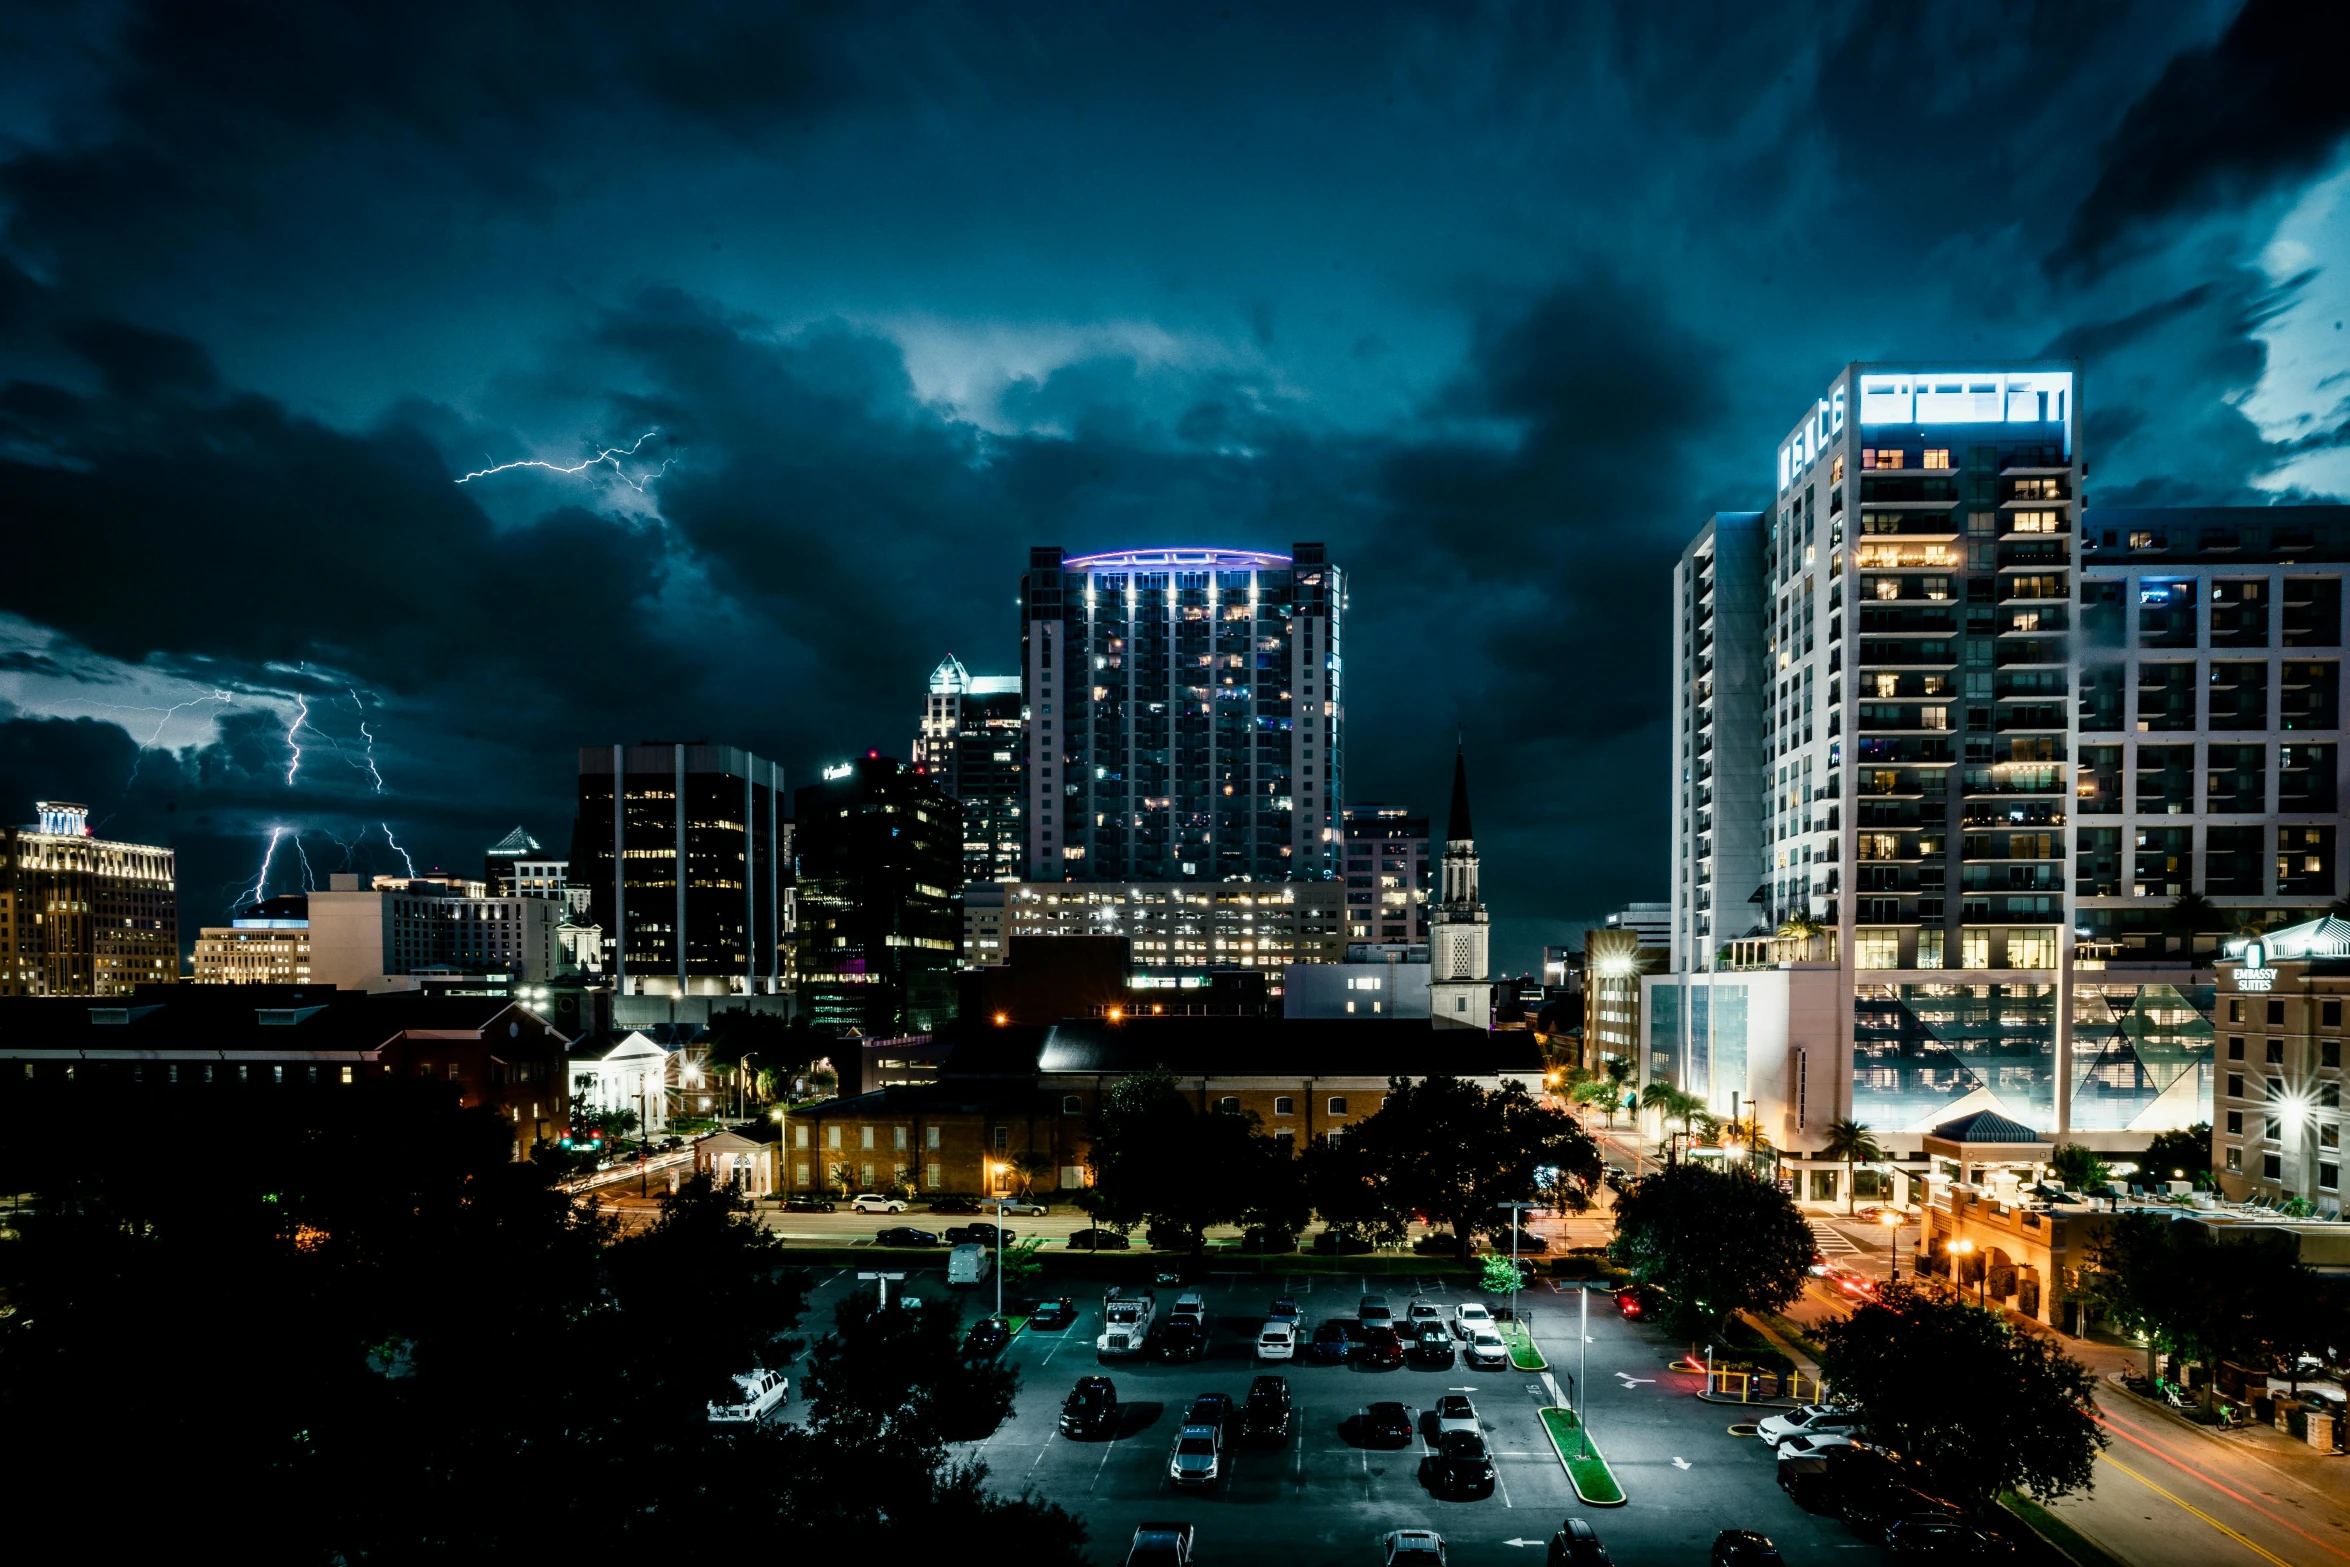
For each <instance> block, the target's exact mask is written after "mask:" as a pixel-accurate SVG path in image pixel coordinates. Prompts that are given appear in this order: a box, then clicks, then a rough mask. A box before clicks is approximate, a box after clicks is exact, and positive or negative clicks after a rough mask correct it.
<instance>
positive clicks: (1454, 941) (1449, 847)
mask: <svg viewBox="0 0 2350 1567" xmlns="http://www.w3.org/2000/svg"><path fill="white" fill-rule="evenodd" d="M1442 892H1443V897H1442V899H1441V900H1440V901H1439V902H1438V903H1437V905H1436V907H1435V909H1434V910H1433V911H1432V912H1431V915H1430V918H1429V922H1428V1015H1429V1018H1430V1019H1431V1021H1433V1022H1434V1024H1435V1025H1436V1026H1437V1027H1438V1028H1482V1029H1488V1030H1490V1029H1491V1028H1492V1027H1493V985H1492V982H1491V980H1490V979H1489V978H1488V975H1489V974H1490V973H1491V969H1490V962H1491V959H1490V957H1489V955H1488V951H1487V948H1488V943H1489V940H1490V937H1491V933H1492V932H1491V926H1490V924H1489V922H1488V920H1487V917H1486V913H1485V904H1484V901H1483V899H1481V898H1480V897H1479V896H1478V892H1477V833H1476V829H1475V827H1474V826H1473V825H1472V824H1471V822H1470V820H1469V759H1468V754H1467V752H1466V751H1465V750H1455V751H1454V752H1453V757H1452V809H1451V811H1450V812H1448V813H1447V815H1446V817H1445V827H1444V886H1443V888H1442Z"/></svg>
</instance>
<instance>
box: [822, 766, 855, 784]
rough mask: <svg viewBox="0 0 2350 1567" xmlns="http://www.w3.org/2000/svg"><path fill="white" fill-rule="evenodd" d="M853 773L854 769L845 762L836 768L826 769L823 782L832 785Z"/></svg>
mask: <svg viewBox="0 0 2350 1567" xmlns="http://www.w3.org/2000/svg"><path fill="white" fill-rule="evenodd" d="M855 771H856V769H855V768H854V767H852V766H851V765H849V764H848V763H847V762H843V763H841V764H840V765H839V766H838V767H827V768H826V769H824V781H825V782H826V783H832V782H834V781H836V780H838V779H842V778H846V777H848V775H849V774H851V773H853V772H855Z"/></svg>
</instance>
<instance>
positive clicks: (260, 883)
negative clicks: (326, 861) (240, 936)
mask: <svg viewBox="0 0 2350 1567" xmlns="http://www.w3.org/2000/svg"><path fill="white" fill-rule="evenodd" d="M285 834H286V830H285V829H284V828H283V827H272V828H270V829H269V847H268V848H266V849H263V850H262V851H261V869H260V871H259V872H258V873H257V874H256V875H255V876H254V877H253V893H252V896H251V897H240V898H239V899H238V900H237V901H238V902H239V904H240V905H247V906H249V905H252V904H256V903H259V902H260V901H261V900H262V899H263V898H264V897H266V896H267V895H268V891H269V867H270V865H271V863H272V862H273V861H275V860H276V859H277V841H278V840H279V839H280V838H282V837H284V836H285ZM296 841H297V842H299V840H296Z"/></svg>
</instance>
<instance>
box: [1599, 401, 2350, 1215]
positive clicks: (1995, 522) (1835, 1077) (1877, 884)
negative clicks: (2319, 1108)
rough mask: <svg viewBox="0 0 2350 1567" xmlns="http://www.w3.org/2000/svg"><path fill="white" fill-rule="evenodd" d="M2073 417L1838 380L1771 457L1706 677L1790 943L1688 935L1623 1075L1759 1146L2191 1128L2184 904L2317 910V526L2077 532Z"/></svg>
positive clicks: (2272, 516)
mask: <svg viewBox="0 0 2350 1567" xmlns="http://www.w3.org/2000/svg"><path fill="white" fill-rule="evenodd" d="M2078 388H2079V372H2078V368H2077V367H2076V366H2073V365H2069V364H2044V363H2033V364H2024V365H2012V366H1991V367H1985V368H1976V367H1970V366H1963V365H1962V366H1958V367H1954V368H1943V367H1937V366H1878V365H1853V366H1850V367H1848V368H1847V369H1846V370H1845V371H1844V372H1843V373H1842V374H1841V375H1839V376H1838V377H1837V379H1836V381H1835V382H1834V384H1833V385H1832V386H1831V387H1830V388H1829V389H1828V391H1827V393H1826V395H1824V396H1822V397H1820V398H1818V399H1817V400H1816V401H1815V403H1814V404H1813V406H1812V407H1811V408H1810V409H1809V410H1808V411H1807V412H1806V414H1805V416H1804V419H1803V420H1802V422H1801V423H1800V424H1799V425H1798V426H1797V428H1796V429H1795V430H1794V431H1793V432H1792V433H1791V434H1790V435H1789V436H1788V438H1787V439H1786V440H1785V442H1783V443H1782V445H1781V448H1780V451H1779V461H1778V471H1777V475H1776V477H1777V489H1776V499H1775V502H1774V506H1773V509H1772V511H1771V512H1770V514H1769V520H1768V533H1767V535H1766V539H1765V546H1764V555H1763V566H1764V570H1763V582H1764V589H1763V591H1764V595H1765V597H1764V600H1763V606H1762V621H1763V624H1762V627H1761V629H1760V633H1759V635H1757V636H1756V637H1755V638H1754V639H1753V640H1752V641H1751V643H1749V644H1748V645H1747V646H1746V647H1745V648H1743V649H1735V648H1732V647H1731V646H1729V645H1727V643H1726V642H1725V640H1724V638H1723V637H1722V636H1720V635H1717V638H1716V646H1715V650H1714V651H1715V654H1716V665H1717V669H1718V668H1720V667H1722V666H1724V665H1726V664H1728V663H1729V662H1731V661H1732V660H1733V659H1743V660H1748V661H1751V662H1752V663H1753V664H1755V665H1756V666H1758V667H1759V669H1760V670H1761V672H1762V673H1763V675H1764V676H1765V677H1766V678H1767V679H1768V681H1769V688H1768V691H1767V693H1766V700H1765V712H1764V713H1763V715H1762V719H1761V726H1760V727H1761V734H1762V736H1763V739H1764V742H1765V747H1764V749H1765V754H1764V755H1763V757H1762V758H1761V759H1760V767H1761V770H1762V773H1763V776H1762V778H1761V779H1760V780H1759V781H1760V783H1761V784H1762V793H1763V800H1764V805H1763V813H1762V820H1763V827H1764V831H1763V834H1762V842H1761V848H1760V863H1759V864H1757V865H1755V866H1754V867H1753V870H1752V877H1753V880H1754V882H1755V883H1756V884H1758V885H1760V886H1762V887H1763V888H1764V889H1765V892H1764V902H1763V904H1762V905H1761V909H1762V912H1763V916H1764V922H1765V923H1766V924H1767V925H1769V926H1773V927H1776V926H1778V925H1779V924H1780V922H1781V921H1783V920H1789V919H1794V920H1798V921H1804V920H1808V921H1811V922H1816V926H1817V933H1816V934H1804V933H1802V932H1801V930H1799V931H1798V932H1796V933H1794V934H1791V935H1790V936H1789V937H1787V938H1771V937H1760V936H1758V937H1751V938H1744V937H1740V936H1739V935H1737V934H1735V933H1731V932H1728V931H1725V930H1724V929H1723V928H1722V927H1721V926H1719V925H1717V927H1716V929H1715V931H1714V933H1713V934H1714V935H1715V937H1716V941H1715V943H1714V949H1715V950H1714V961H1713V962H1712V964H1711V968H1712V970H1713V971H1712V972H1710V973H1709V972H1703V971H1700V972H1697V973H1691V972H1689V971H1688V970H1687V969H1686V968H1685V967H1684V968H1683V969H1682V971H1681V972H1678V973H1675V974H1671V975H1662V976H1649V977H1646V978H1644V979H1643V980H1642V981H1641V984H1642V989H1643V1001H1644V1009H1645V1013H1646V1015H1645V1017H1644V1018H1642V1019H1641V1020H1640V1027H1641V1030H1642V1034H1643V1037H1644V1038H1645V1039H1646V1041H1647V1045H1648V1049H1647V1051H1646V1053H1645V1056H1644V1059H1643V1060H1642V1062H1641V1063H1640V1064H1641V1067H1642V1072H1643V1075H1644V1076H1646V1077H1651V1078H1663V1079H1666V1080H1668V1081H1672V1082H1674V1083H1676V1084H1677V1085H1678V1086H1680V1087H1683V1088H1685V1089H1688V1090H1690V1091H1692V1092H1695V1093H1697V1094H1699V1095H1700V1096H1701V1097H1704V1098H1705V1099H1706V1100H1707V1102H1708V1106H1709V1108H1711V1109H1712V1110H1713V1111H1714V1112H1715V1113H1716V1114H1733V1113H1747V1112H1753V1113H1756V1114H1759V1115H1763V1116H1765V1117H1766V1119H1764V1121H1763V1126H1762V1129H1763V1130H1764V1131H1765V1133H1766V1135H1767V1136H1769V1137H1770V1138H1771V1139H1772V1140H1773V1141H1774V1142H1775V1143H1776V1144H1777V1145H1778V1146H1779V1147H1781V1148H1785V1149H1789V1150H1791V1151H1795V1152H1798V1153H1800V1152H1802V1151H1804V1150H1806V1149H1809V1148H1812V1147H1815V1146H1816V1143H1817V1139H1818V1137H1819V1135H1820V1131H1821V1129H1822V1128H1824V1127H1825V1126H1826V1125H1827V1123H1828V1122H1830V1121H1831V1120H1833V1119H1836V1118H1839V1117H1850V1118H1852V1119H1855V1120H1858V1121H1860V1122H1861V1123H1863V1124H1864V1125H1866V1126H1868V1127H1869V1128H1870V1129H1871V1131H1872V1132H1873V1133H1874V1134H1875V1135H1876V1136H1877V1137H1878V1139H1879V1140H1880V1142H1882V1143H1883V1144H1885V1146H1887V1147H1888V1148H1891V1149H1893V1150H1895V1151H1896V1152H1898V1153H1900V1154H1903V1155H1905V1156H1917V1155H1918V1154H1919V1149H1920V1140H1921V1139H1922V1137H1923V1136H1924V1135H1925V1133H1926V1132H1927V1131H1929V1130H1930V1129H1931V1128H1933V1127H1935V1126H1937V1125H1944V1124H1948V1123H1951V1122H1954V1121H1957V1120H1960V1119H1962V1118H1964V1117H1966V1116H1968V1115H1971V1114H1974V1113H1976V1112H1988V1113H1990V1114H1992V1115H1995V1116H1997V1117H1999V1118H2000V1119H2001V1120H2002V1121H2004V1122H2007V1123H2014V1124H2017V1125H2020V1126H2022V1127H2024V1128H2028V1129H2029V1130H2030V1131H2032V1132H2033V1133H2036V1134H2039V1135H2042V1136H2053V1137H2060V1138H2064V1139H2067V1140H2076V1141H2081V1142H2085V1143H2088V1144H2090V1145H2091V1146H2096V1147H2103V1148H2109V1149H2127V1148H2131V1147H2137V1146H2143V1143H2144V1140H2145V1139H2146V1138H2147V1137H2149V1136H2151V1135H2152V1134H2153V1133H2154V1132H2157V1131H2162V1130H2169V1129H2175V1128H2179V1127H2185V1126H2189V1125H2192V1124H2195V1123H2196V1122H2198V1121H2206V1120H2217V1119H2218V1117H2217V1116H2215V1114H2214V1072H2215V1066H2214V1053H2215V1048H2216V1040H2217V1036H2218V1035H2221V1034H2224V1033H2225V1032H2226V1029H2225V1026H2224V1025H2217V1024H2215V1019H2214V1017H2213V990H2212V982H2213V980H2212V973H2211V970H2210V967H2209V963H2210V957H2211V954H2210V953H2209V952H2208V951H2206V952H2203V953H2201V954H2199V953H2198V951H2197V950H2196V946H2195V943H2194V941H2193V939H2192V938H2193V935H2194V933H2196V932H2200V931H2210V930H2212V929H2213V928H2214V911H2213V910H2211V909H2209V908H2207V907H2199V906H2197V905H2196V903H2195V902H2194V900H2195V898H2197V897H2204V898H2208V899H2210V900H2211V902H2212V903H2213V904H2217V905H2219V909H2218V911H2217V912H2218V916H2219V918H2221V919H2223V920H2232V919H2235V918H2238V917H2249V918H2252V919H2257V920H2261V921H2265V922H2271V923H2273V922H2275V921H2277V920H2280V919H2284V918H2288V917H2313V916H2314V915H2315V914H2316V913H2317V912H2319V911H2321V910H2323V909H2324V908H2326V907H2327V906H2328V905H2329V904H2330V903H2331V902H2332V901H2333V900H2334V899H2336V898H2338V897H2340V896H2341V895H2342V892H2343V883H2342V879H2341V868H2340V864H2339V858H2338V841H2337V837H2336V833H2337V828H2338V822H2339V802H2340V799H2341V796H2342V790H2343V788H2344V787H2345V785H2346V783H2350V778H2346V776H2345V775H2344V773H2343V771H2342V763H2343V758H2342V754H2341V746H2340V740H2341V717H2340V712H2339V701H2338V692H2339V664H2340V660H2341V649H2342V605H2341V591H2340V583H2341V577H2342V572H2343V569H2344V563H2345V562H2346V561H2350V509H2345V508H2334V507H2325V508H2304V507H2278V508H2259V509H2252V510H2175V511H2160V512H2155V511H2139V510H2114V509H2108V508H2094V509H2090V510H2088V511H2086V512H2084V511H2083V509H2082V508H2083V499H2082V493H2081V479H2082V475H2083V472H2084V467H2083V454H2082V452H2081V450H2080V447H2079V442H2078V439H2077V435H2078V431H2079V429H2080V427H2081V426H2080V420H2081V416H2082V415H2081V408H2080V402H2079V391H2078ZM1718 616H1719V610H1717V618H1718ZM1692 732H1693V733H1694V726H1693V729H1692ZM1717 744H1718V742H1717ZM1716 782H1717V785H1718V784H1719V782H1720V771H1719V767H1718V766H1717V770H1716ZM1675 786H1676V788H1678V787H1679V786H1680V779H1679V778H1678V777H1676V779H1675ZM1718 799H1719V796H1718V795H1717V802H1718ZM1679 848H1680V846H1679V845H1677V863H1676V887H1677V888H1678V885H1679V880H1678V872H1679V870H1680V868H1681V865H1682V864H1684V863H1687V862H1686V860H1685V859H1682V858H1680V856H1679ZM1733 873H1734V867H1732V866H1729V865H1727V864H1723V865H1721V866H1720V868H1719V869H1718V871H1717V877H1718V880H1717V886H1718V887H1719V888H1720V889H1721V890H1722V892H1723V893H1724V895H1725V896H1726V895H1727V894H1728V893H1729V892H1730V891H1731V890H1733V889H1734V886H1735V883H1733V882H1730V881H1729V880H1728V879H1727V878H1729V877H1731V876H1732V875H1733ZM1691 885H1692V887H1694V885H1695V883H1694V881H1692V883H1691ZM2182 899H2186V900H2188V902H2187V903H2185V904H2182V903H2181V901H2180V900H2182ZM1722 908H1723V905H1722V904H1721V903H1720V902H1719V901H1717V904H1716V912H1717V914H1719V913H1721V911H1722ZM1676 912H1678V911H1676ZM1692 934H1694V927H1693V928H1692ZM1679 935H1680V932H1679V930H1678V928H1677V927H1676V930H1675V936H1676V938H1678V936H1679ZM1725 937H1726V938H1727V939H1726V940H1724V939H1723V938H1725ZM2206 945H2207V946H2208V940H2207V942H2206ZM1725 949H1726V950H1725ZM2123 964H2126V965H2127V966H2126V967H2125V966H2122V965H2123ZM2230 1043H2231V1044H2232V1043H2233V1041H2231V1042H2230ZM2221 1097H2222V1098H2223V1099H2224V1098H2225V1097H2226V1096H2225V1095H2222V1096H2221ZM2220 1108H2221V1109H2222V1110H2223V1111H2224V1110H2225V1108H2226V1107H2225V1105H2224V1104H2223V1105H2222V1106H2221V1107H2220ZM1921 1173H1922V1172H1921ZM1800 1178H1801V1179H1803V1180H1805V1182H1806V1185H1805V1187H1804V1192H1805V1195H1806V1196H1807V1197H1811V1198H1816V1199H1833V1198H1835V1197H1837V1196H1838V1192H1839V1185H1840V1182H1841V1180H1842V1179H1845V1178H1846V1177H1844V1176H1840V1175H1839V1174H1838V1172H1836V1171H1834V1170H1832V1169H1827V1168H1822V1167H1818V1166H1816V1165H1815V1166H1814V1167H1812V1168H1809V1169H1808V1170H1806V1171H1804V1172H1802V1173H1801V1176H1800ZM1888 1194H1889V1195H1891V1193H1888ZM1860 1195H1863V1196H1867V1195H1870V1189H1869V1187H1867V1186H1866V1185H1865V1184H1864V1185H1863V1187H1862V1189H1861V1192H1860Z"/></svg>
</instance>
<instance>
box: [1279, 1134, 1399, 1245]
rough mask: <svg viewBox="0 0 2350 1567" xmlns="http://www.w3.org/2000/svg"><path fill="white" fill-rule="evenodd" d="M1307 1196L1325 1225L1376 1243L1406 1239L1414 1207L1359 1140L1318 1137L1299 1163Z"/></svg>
mask: <svg viewBox="0 0 2350 1567" xmlns="http://www.w3.org/2000/svg"><path fill="white" fill-rule="evenodd" d="M1299 1162H1300V1163H1301V1164H1302V1165H1303V1167H1304V1169H1303V1174H1304V1177H1305V1195H1306V1199H1307V1201H1308V1202H1309V1203H1310V1204H1311V1205H1312V1207H1313V1210H1314V1212H1316V1213H1319V1214H1320V1215H1321V1216H1322V1222H1323V1223H1324V1224H1327V1225H1329V1226H1330V1228H1332V1229H1333V1230H1336V1231H1338V1232H1339V1233H1340V1234H1341V1235H1349V1236H1354V1237H1356V1238H1358V1239H1362V1240H1367V1241H1370V1242H1372V1243H1373V1244H1374V1245H1384V1244H1386V1243H1388V1242H1391V1241H1398V1240H1401V1239H1402V1238H1403V1237H1404V1235H1405V1234H1406V1233H1407V1228H1408V1226H1409V1224H1410V1222H1411V1216H1412V1210H1411V1205H1410V1204H1409V1203H1406V1202H1404V1201H1402V1200H1401V1199H1400V1198H1399V1197H1396V1196H1394V1195H1391V1194H1390V1193H1389V1191H1388V1190H1387V1182H1386V1173H1385V1169H1384V1167H1383V1166H1382V1165H1381V1164H1380V1162H1379V1160H1378V1159H1377V1158H1376V1157H1375V1156H1374V1151H1373V1150H1372V1148H1371V1147H1370V1146H1368V1145H1367V1144H1365V1143H1364V1142H1363V1140H1362V1139H1361V1138H1359V1137H1339V1138H1331V1137H1317V1138H1315V1139H1314V1140H1313V1141H1312V1142H1311V1143H1309V1144H1307V1146H1306V1151H1305V1154H1304V1156H1303V1158H1302V1159H1301V1160H1300V1161H1299Z"/></svg>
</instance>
